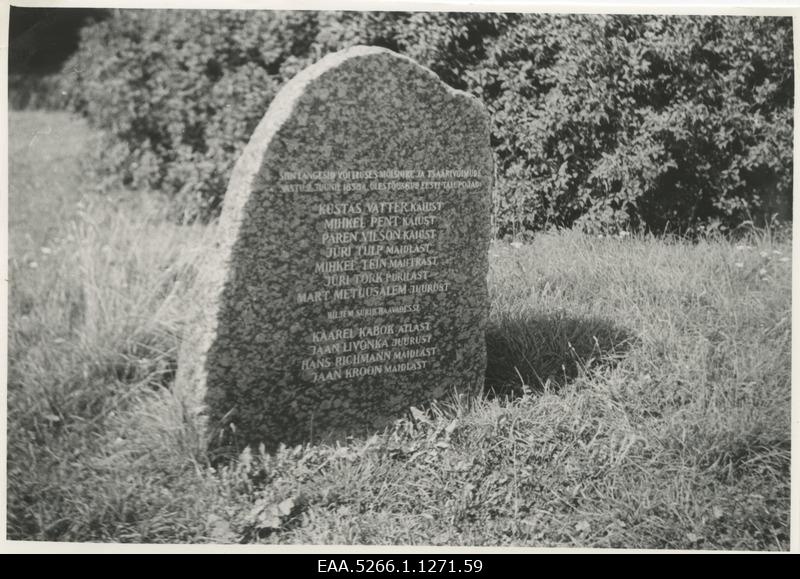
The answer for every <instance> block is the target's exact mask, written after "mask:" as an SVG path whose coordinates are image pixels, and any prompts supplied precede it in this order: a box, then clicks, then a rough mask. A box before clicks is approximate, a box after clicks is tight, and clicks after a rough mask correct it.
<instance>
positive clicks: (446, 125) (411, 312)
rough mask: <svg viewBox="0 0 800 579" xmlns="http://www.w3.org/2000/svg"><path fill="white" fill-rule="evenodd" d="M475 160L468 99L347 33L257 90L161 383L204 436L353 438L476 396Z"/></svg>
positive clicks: (480, 241) (489, 174) (484, 191)
mask: <svg viewBox="0 0 800 579" xmlns="http://www.w3.org/2000/svg"><path fill="white" fill-rule="evenodd" d="M492 181H493V161H492V152H491V149H490V144H489V119H488V116H487V113H486V112H485V110H484V108H483V106H482V105H481V104H480V102H479V101H478V100H476V99H475V98H473V97H471V96H469V95H467V94H466V93H463V92H460V91H457V90H454V89H452V88H450V87H448V86H447V85H446V84H444V83H443V82H442V81H441V80H440V79H439V78H438V77H437V76H436V75H435V74H434V73H433V72H431V71H430V70H428V69H426V68H424V67H421V66H420V65H418V64H416V63H415V62H413V61H412V60H410V59H409V58H407V57H404V56H401V55H398V54H396V53H394V52H391V51H389V50H385V49H381V48H374V47H363V46H360V47H354V48H351V49H348V50H344V51H341V52H338V53H335V54H332V55H329V56H327V57H325V58H323V59H322V60H320V61H319V62H318V63H316V64H315V65H313V66H311V67H309V68H307V69H305V70H304V71H302V72H301V73H300V74H298V75H297V76H296V77H295V78H294V79H292V80H291V81H290V82H289V83H287V84H286V86H285V87H284V88H283V89H282V90H281V92H280V93H279V94H278V95H277V96H276V97H275V99H274V100H273V102H272V104H271V106H270V107H269V110H268V111H267V113H266V115H265V116H264V118H263V119H262V120H261V122H260V124H259V125H258V127H257V128H256V130H255V132H254V134H253V135H252V138H251V139H250V142H249V144H248V145H247V147H246V148H245V150H244V152H243V154H242V155H241V157H240V159H239V160H238V162H237V164H236V166H235V168H234V171H233V174H232V177H231V180H230V183H229V186H228V191H227V193H226V196H225V200H224V203H223V209H222V214H221V217H220V221H219V225H218V228H217V236H218V237H217V239H218V241H217V243H216V245H215V247H214V251H213V252H212V253H211V254H210V256H209V258H208V263H206V264H205V265H204V266H203V267H202V268H201V270H200V272H199V276H198V280H197V286H196V287H197V298H196V300H195V302H196V303H195V307H196V309H197V314H198V316H197V319H196V320H195V321H194V323H193V324H191V326H190V331H189V332H188V334H187V337H186V339H185V341H184V344H183V346H182V349H181V354H180V359H179V368H178V376H177V386H178V387H181V388H196V389H198V390H196V392H201V393H202V395H203V396H204V401H205V413H206V414H207V420H208V427H209V431H210V435H211V445H212V446H220V445H222V446H226V447H227V446H231V445H232V446H234V447H242V446H244V445H246V444H253V445H257V444H259V443H264V444H265V445H266V447H267V448H268V449H274V448H275V447H276V446H277V445H278V444H280V443H286V444H297V443H301V442H305V441H312V440H314V441H317V440H325V439H332V438H335V437H342V436H345V435H349V434H365V433H369V432H375V431H378V430H379V429H381V428H383V427H385V426H386V425H387V424H389V423H390V422H391V421H392V420H393V419H396V418H398V417H400V416H402V415H403V413H404V412H405V411H407V410H408V409H409V408H410V407H411V406H420V405H424V404H425V403H426V402H428V401H431V400H434V399H441V398H443V397H446V396H448V395H449V393H451V392H462V393H464V392H479V391H480V389H481V388H482V385H483V378H484V372H485V366H486V352H485V343H484V334H485V330H486V324H487V318H488V310H489V305H488V293H487V286H486V275H487V269H488V256H487V252H488V244H489V236H490V206H491V201H490V196H491V186H492Z"/></svg>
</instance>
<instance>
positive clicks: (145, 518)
mask: <svg viewBox="0 0 800 579" xmlns="http://www.w3.org/2000/svg"><path fill="white" fill-rule="evenodd" d="M94 139H95V137H94V135H93V133H92V132H91V131H89V130H88V129H87V128H86V127H85V126H84V125H82V124H81V123H80V122H78V121H75V120H73V119H71V118H70V117H68V116H66V115H61V114H54V113H12V115H11V118H10V129H9V140H10V153H11V158H10V203H9V205H10V256H9V269H10V304H9V366H8V368H9V381H8V439H7V440H8V469H7V470H8V487H7V497H8V498H7V500H8V522H7V532H8V536H9V538H10V539H12V540H14V539H16V540H22V539H26V540H58V541H117V542H128V541H131V542H132V541H135V542H233V543H247V542H264V543H302V544H343V543H347V544H351V543H357V544H415V545H517V546H573V547H574V546H580V547H639V548H646V547H650V548H680V549H758V550H763V549H788V546H789V459H790V359H791V356H790V353H791V352H790V349H791V348H790V345H791V259H790V258H791V240H790V239H789V236H788V234H787V233H786V232H775V231H770V230H766V231H764V230H758V231H750V232H744V233H743V234H742V235H741V236H740V237H739V238H737V239H736V240H735V241H730V240H726V239H723V238H707V239H702V240H699V241H696V242H688V241H683V240H680V239H674V238H669V237H631V236H621V237H613V238H598V237H591V236H586V235H582V234H579V233H577V232H570V231H567V232H560V233H559V232H556V233H548V234H541V235H539V236H538V237H536V238H535V239H534V240H533V241H532V242H531V243H529V244H524V245H523V244H507V243H500V242H497V243H494V244H493V245H492V248H491V253H490V264H491V270H490V277H489V288H490V297H491V323H490V328H489V331H488V333H487V351H488V358H489V363H488V368H487V380H486V384H487V386H486V393H485V395H484V396H483V397H482V398H480V399H476V400H463V399H460V400H455V399H454V400H452V401H451V402H445V403H442V404H439V405H437V406H435V407H432V408H420V409H415V411H414V412H413V413H409V415H408V416H406V417H403V418H400V419H398V421H397V422H396V423H395V424H394V425H393V426H392V427H390V428H389V429H387V430H386V431H384V432H375V433H371V435H369V436H365V437H354V438H351V439H348V440H345V441H341V443H340V444H338V445H319V444H308V445H305V446H301V447H296V448H282V449H281V450H279V451H278V452H277V453H275V454H272V455H268V454H265V453H263V452H259V451H258V450H257V449H254V450H253V451H247V452H245V453H244V454H243V455H242V456H241V457H240V459H239V460H238V461H235V462H233V463H231V464H228V465H226V466H217V467H216V468H212V467H211V466H210V465H209V464H208V463H207V461H206V457H205V454H204V451H203V448H204V443H205V441H204V433H203V427H202V400H199V399H196V398H195V396H194V395H193V394H191V393H186V392H178V391H175V390H174V389H173V388H172V382H173V377H174V372H175V367H176V363H177V349H178V345H179V343H180V336H181V334H182V332H183V329H184V325H185V318H186V313H187V309H188V308H187V307H186V301H185V298H186V295H187V290H188V289H189V288H190V287H191V284H192V281H193V277H194V274H195V267H194V264H195V263H196V262H197V259H198V256H200V255H202V254H203V252H204V248H205V247H206V245H205V244H207V243H208V242H209V239H210V238H211V235H212V233H213V230H212V228H211V227H206V228H204V227H202V226H191V227H188V226H179V225H175V224H174V223H172V222H170V221H169V220H167V219H166V218H165V214H166V206H165V204H164V202H163V201H161V200H160V199H159V198H158V197H157V196H156V195H155V194H152V193H148V192H141V193H136V194H133V193H130V192H119V193H118V194H108V193H102V194H101V193H99V192H98V187H97V185H98V182H97V177H96V176H95V175H94V173H93V172H92V171H91V159H92V154H93V153H92V151H93V146H94Z"/></svg>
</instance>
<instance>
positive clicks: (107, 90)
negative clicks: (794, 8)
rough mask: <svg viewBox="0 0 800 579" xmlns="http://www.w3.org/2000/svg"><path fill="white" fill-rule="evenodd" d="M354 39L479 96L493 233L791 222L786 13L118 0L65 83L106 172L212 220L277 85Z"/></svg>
mask: <svg viewBox="0 0 800 579" xmlns="http://www.w3.org/2000/svg"><path fill="white" fill-rule="evenodd" d="M355 44H370V45H378V46H385V47H388V48H391V49H393V50H396V51H398V52H401V53H404V54H407V55H408V56H410V57H412V58H414V59H415V60H417V61H418V62H420V63H421V64H423V65H426V66H428V67H430V68H431V69H433V70H434V71H435V72H437V73H438V74H439V75H440V76H441V77H442V79H443V80H444V81H445V82H447V83H449V84H450V85H452V86H454V87H456V88H459V89H463V90H466V91H468V92H470V93H472V94H474V95H475V96H477V97H478V98H480V99H481V100H482V101H483V102H484V103H485V104H486V106H487V107H488V109H489V111H490V113H491V116H492V120H493V127H492V144H493V148H494V151H495V156H496V165H497V184H496V188H495V225H496V230H497V233H498V234H499V235H519V234H524V233H526V232H531V231H535V230H538V229H543V228H547V227H552V226H556V227H571V226H575V225H577V226H579V227H582V228H583V229H586V230H590V231H609V232H614V231H618V230H622V229H634V228H648V229H652V230H658V231H660V230H664V229H671V230H678V231H681V232H696V231H698V230H702V229H708V228H715V227H716V228H720V229H725V228H733V227H735V226H736V225H737V224H739V223H741V222H742V221H744V220H757V219H764V218H769V217H770V216H772V215H774V214H779V215H781V216H790V214H791V189H792V120H793V119H792V107H793V98H794V95H793V84H794V78H793V63H792V23H791V19H789V18H775V17H722V16H659V15H552V14H499V13H426V12H420V13H399V12H393V13H381V12H306V11H303V12H299V11H298V12H260V11H259V12H256V11H123V10H120V11H116V12H115V14H114V15H113V17H112V18H110V19H109V20H106V21H104V22H100V23H97V24H95V25H94V26H91V27H89V28H87V29H85V30H84V34H83V38H82V41H81V45H80V48H79V51H78V53H77V54H76V55H75V56H74V57H73V59H72V61H71V62H70V63H68V65H67V66H66V67H65V72H64V76H63V79H64V81H65V82H64V87H65V90H66V91H67V92H68V93H69V97H70V101H71V103H72V106H73V107H74V108H75V109H76V110H79V111H81V112H82V113H84V114H85V115H86V116H87V117H88V118H89V119H90V120H91V121H93V122H94V123H95V124H96V125H98V126H100V127H102V128H105V129H107V130H108V132H109V134H110V135H112V137H113V143H114V144H113V146H110V147H109V148H108V150H107V154H106V159H105V162H106V164H107V166H108V168H109V169H110V170H112V171H113V172H115V173H116V174H119V175H122V176H123V178H124V180H125V181H126V182H127V183H129V184H131V185H135V186H142V185H144V186H148V187H155V188H160V189H162V190H164V191H167V192H169V193H171V194H174V195H176V196H177V197H178V199H179V201H180V203H179V205H180V206H181V207H183V208H184V209H186V210H187V211H188V212H189V214H191V215H192V216H201V217H207V216H210V215H213V214H214V213H215V212H216V210H217V208H218V205H219V203H220V201H221V198H222V195H223V194H224V191H225V185H226V182H227V179H228V177H229V174H230V171H231V169H232V166H233V163H234V161H235V160H236V158H237V156H238V154H239V153H240V152H241V150H242V148H243V147H244V145H245V144H246V142H247V139H248V138H249V135H250V133H251V131H252V130H253V129H254V127H255V125H256V124H257V122H258V120H259V119H260V118H261V116H263V114H264V112H265V111H266V109H267V107H268V105H269V103H270V101H271V99H272V98H273V96H274V95H275V93H276V92H277V91H278V90H279V88H280V87H281V85H282V84H283V83H284V82H286V81H287V80H288V79H290V78H291V77H292V76H293V75H294V74H296V73H297V72H298V71H299V70H301V69H302V68H304V67H305V66H307V65H309V64H311V63H313V62H315V61H316V60H318V59H319V58H321V57H322V56H324V55H325V54H327V53H329V52H332V51H336V50H340V49H342V48H346V47H348V46H352V45H355Z"/></svg>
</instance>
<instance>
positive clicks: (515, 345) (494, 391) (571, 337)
mask: <svg viewBox="0 0 800 579" xmlns="http://www.w3.org/2000/svg"><path fill="white" fill-rule="evenodd" d="M632 338H633V335H632V334H631V332H630V331H629V330H628V329H626V328H624V327H622V326H620V325H617V324H615V323H614V322H612V321H610V320H608V319H604V318H598V317H579V316H569V315H567V314H566V313H530V314H524V315H522V316H519V317H512V316H505V317H503V318H500V319H491V320H490V321H489V326H488V329H487V331H486V358H487V363H486V382H485V386H484V390H485V392H486V393H487V395H489V396H490V397H492V398H494V397H508V398H516V397H518V396H521V395H523V394H524V393H525V391H526V390H527V389H530V391H531V392H542V391H543V390H544V389H545V385H547V387H548V388H551V389H558V388H561V387H562V386H564V385H565V384H567V383H568V382H570V381H572V380H574V379H575V378H576V377H577V376H578V375H579V374H580V373H581V371H582V370H586V369H590V368H591V369H594V370H596V369H598V368H600V367H603V366H605V367H612V366H614V365H616V363H617V362H618V361H619V360H620V358H622V357H623V356H624V354H625V353H626V352H627V350H628V348H629V347H630V343H631V341H632Z"/></svg>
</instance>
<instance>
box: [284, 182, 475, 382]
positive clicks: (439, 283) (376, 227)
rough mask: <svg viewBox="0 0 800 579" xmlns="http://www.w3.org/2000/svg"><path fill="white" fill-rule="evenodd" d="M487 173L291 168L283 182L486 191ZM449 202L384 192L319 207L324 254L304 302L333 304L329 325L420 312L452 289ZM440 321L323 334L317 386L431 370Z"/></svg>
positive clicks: (329, 188)
mask: <svg viewBox="0 0 800 579" xmlns="http://www.w3.org/2000/svg"><path fill="white" fill-rule="evenodd" d="M480 179H481V175H480V174H479V172H478V171H473V170H466V169H442V170H402V171H401V170H394V169H387V170H374V171H303V172H291V171H285V172H282V173H281V174H280V180H279V183H278V186H279V187H280V190H281V192H284V193H323V192H324V193H330V192H363V193H378V194H379V193H380V192H403V193H414V192H420V191H430V190H441V191H454V190H459V191H460V190H464V191H465V192H466V191H469V190H471V189H475V188H479V187H481V180H480ZM444 206H445V204H444V202H443V201H414V200H391V199H380V197H379V196H378V195H376V199H375V200H370V201H356V202H344V201H343V202H319V203H315V204H313V205H312V213H313V217H314V219H315V221H316V223H317V226H318V229H317V230H318V232H319V241H321V246H322V252H321V254H320V256H319V259H318V260H317V261H315V263H314V267H313V275H311V276H310V277H309V283H308V285H307V286H306V287H303V288H302V289H300V290H299V291H297V292H296V294H295V296H294V300H295V301H296V303H297V304H299V305H301V304H325V306H326V309H327V311H326V319H327V320H328V321H329V322H331V321H338V320H343V321H344V320H360V319H363V320H368V319H369V318H380V319H386V318H387V317H391V318H392V319H395V317H396V319H397V320H403V319H404V316H408V315H409V314H411V315H413V314H416V313H418V312H420V305H419V304H418V303H414V300H415V299H419V298H420V297H421V296H425V295H428V294H446V293H447V292H448V291H450V290H451V288H452V284H453V281H452V280H450V279H447V278H446V277H445V276H444V275H443V274H442V271H443V268H441V267H440V266H443V265H446V264H444V263H442V261H441V260H442V258H441V255H440V253H441V252H440V251H439V247H438V244H439V241H440V236H441V235H442V230H441V225H442V222H443V220H442V215H441V213H442V210H443V208H444ZM374 299H379V301H380V304H381V305H375V304H374V302H373V300H374ZM400 299H402V301H399V300H400ZM409 300H410V303H409ZM337 306H338V307H337ZM431 315H433V314H431ZM431 324H432V319H430V320H415V321H414V322H413V323H408V322H402V321H398V322H396V323H389V324H382V325H358V326H349V327H341V328H335V329H332V330H324V329H320V330H314V331H312V332H311V336H310V339H309V340H308V341H309V342H310V346H309V348H308V352H307V357H305V358H304V359H302V360H301V361H300V369H301V371H302V373H303V374H304V376H305V377H306V378H307V379H309V380H311V381H313V382H328V381H332V380H338V379H342V378H352V377H359V376H377V375H381V374H392V373H398V372H413V371H418V370H423V369H425V368H426V366H427V365H428V363H429V359H430V358H431V357H432V356H435V355H436V353H437V351H438V348H437V346H436V344H434V343H432V342H433V339H432V336H433V333H432V332H431Z"/></svg>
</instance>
